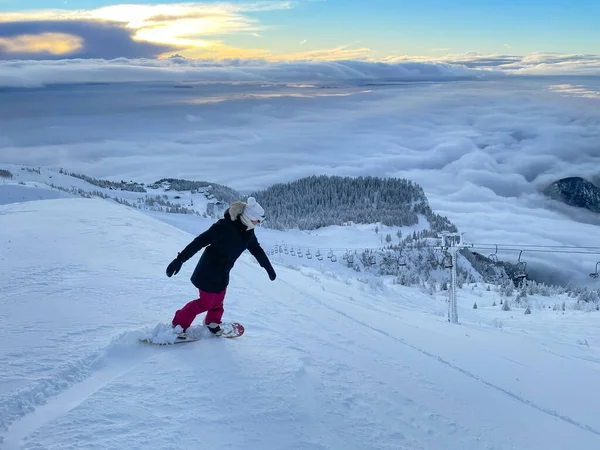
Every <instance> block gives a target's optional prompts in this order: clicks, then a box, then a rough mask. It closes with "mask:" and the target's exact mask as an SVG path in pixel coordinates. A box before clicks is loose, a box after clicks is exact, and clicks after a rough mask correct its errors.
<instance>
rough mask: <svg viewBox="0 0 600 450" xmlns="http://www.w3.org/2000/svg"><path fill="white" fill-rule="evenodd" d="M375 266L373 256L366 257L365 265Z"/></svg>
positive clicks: (375, 261)
mask: <svg viewBox="0 0 600 450" xmlns="http://www.w3.org/2000/svg"><path fill="white" fill-rule="evenodd" d="M376 264H377V259H376V258H375V255H373V254H370V255H369V256H367V265H369V266H374V265H376Z"/></svg>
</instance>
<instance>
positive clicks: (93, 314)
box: [0, 186, 600, 450]
mask: <svg viewBox="0 0 600 450" xmlns="http://www.w3.org/2000/svg"><path fill="white" fill-rule="evenodd" d="M0 187H1V186H0ZM38 190H39V189H38ZM4 192H6V191H4ZM32 192H33V191H32ZM0 195H3V191H1V190H0ZM37 195H39V194H38V193H36V194H35V195H32V196H30V197H29V198H27V196H23V195H21V197H19V198H13V199H12V200H11V201H4V202H0V203H7V204H4V205H2V206H0V243H1V247H0V248H2V251H1V253H0V274H1V277H0V317H1V320H2V327H0V336H1V337H2V340H1V342H2V343H1V344H0V436H1V441H0V449H2V450H16V449H19V450H20V449H29V450H33V449H81V448H86V449H122V448H142V449H154V448H156V449H177V450H180V449H199V448H206V449H215V450H217V449H219V450H220V449H233V448H236V449H238V448H239V449H261V450H271V449H273V450H275V449H298V450H300V449H302V450H304V449H311V450H317V449H321V450H334V449H336V450H337V449H344V450H346V449H361V450H362V449H378V450H379V449H382V450H385V449H394V450H399V449H407V450H408V449H410V450H415V449H427V450H432V449H440V450H469V449H473V450H475V449H477V450H479V449H496V450H504V449H527V450H536V449H539V450H555V449H597V448H600V381H599V380H600V350H599V349H600V333H599V332H598V325H597V324H598V317H599V316H598V314H599V313H598V312H597V311H595V310H592V311H581V310H574V309H573V308H572V307H570V306H571V305H570V304H569V301H570V299H569V298H568V297H566V296H556V297H541V296H530V298H529V299H528V302H529V305H531V308H532V314H528V315H525V314H524V307H522V306H516V305H515V304H513V305H512V306H511V309H510V310H509V311H504V310H502V309H501V306H500V305H499V302H500V300H502V298H501V297H500V294H499V293H498V291H497V290H496V289H495V287H494V286H489V290H488V286H487V285H485V284H477V285H476V284H471V285H465V286H463V288H462V289H459V291H458V302H459V318H460V324H451V323H449V322H448V321H447V319H446V314H447V308H448V304H447V302H446V301H447V292H436V293H434V294H429V293H427V292H426V291H425V290H423V289H419V288H409V287H403V286H399V285H395V284H392V283H391V282H390V280H388V279H386V278H385V277H383V278H376V277H369V276H367V275H365V274H360V275H358V276H357V275H356V274H351V273H349V272H347V271H343V270H341V266H339V265H336V264H331V263H329V264H326V263H327V261H324V262H319V263H317V262H314V261H313V265H308V262H307V261H306V260H304V261H300V260H294V261H295V262H292V261H283V260H280V259H279V258H278V257H277V258H276V257H273V258H272V260H273V263H274V267H275V270H276V271H277V274H278V277H277V279H276V280H275V281H274V282H271V281H270V280H269V278H268V276H267V274H266V273H265V272H264V270H263V269H262V268H261V267H260V266H259V265H258V264H257V263H256V261H255V260H254V258H253V257H252V256H251V255H250V254H247V253H246V254H244V255H243V256H242V258H240V260H239V261H238V263H237V264H236V266H235V267H234V269H233V272H232V277H231V284H230V286H229V289H228V294H227V297H226V299H225V316H224V320H236V321H240V322H241V323H243V324H244V326H245V328H246V333H245V334H244V336H242V337H240V338H238V339H219V338H215V337H213V336H210V335H209V334H208V333H207V331H206V330H204V329H203V328H202V327H201V326H200V324H201V319H202V316H199V317H198V318H197V319H196V322H195V323H194V327H195V328H194V333H198V334H200V335H201V336H202V339H200V340H199V341H197V342H194V343H186V344H182V345H177V346H151V345H148V344H142V343H140V342H139V339H140V338H142V337H147V336H148V335H149V334H150V335H152V334H154V335H155V336H159V335H160V336H163V337H164V336H165V335H168V333H169V332H170V331H169V323H170V320H171V318H172V316H173V314H174V312H175V311H176V310H177V309H178V308H180V307H181V306H183V305H184V304H185V303H186V302H187V301H189V300H191V299H193V298H195V297H196V295H197V291H196V290H195V288H194V287H193V286H192V285H191V283H190V282H189V276H190V275H191V272H192V270H193V267H194V265H195V262H196V261H197V257H195V258H193V259H192V260H190V261H189V262H188V263H186V265H184V267H183V269H182V271H181V272H180V273H179V274H178V275H176V276H174V277H173V278H167V277H166V275H165V268H166V266H167V264H168V263H169V262H170V261H171V259H172V258H173V257H174V256H175V255H176V253H177V251H180V250H181V249H182V248H183V247H184V246H185V245H186V244H187V243H188V242H189V241H190V240H191V239H193V237H194V236H195V235H196V234H198V233H200V232H202V231H204V230H205V229H206V228H207V226H208V225H209V224H210V223H211V221H210V220H209V219H206V218H202V217H197V216H184V215H168V214H161V213H157V212H153V211H140V210H136V209H132V208H129V207H127V206H124V205H121V204H116V203H115V202H113V201H111V200H104V199H98V198H93V199H84V198H56V197H51V196H50V197H44V198H47V199H39V198H38V197H37ZM344 231H345V230H337V231H333V230H329V231H327V232H328V233H332V235H331V236H329V237H328V239H330V240H334V239H336V237H335V236H339V237H338V238H337V239H340V241H339V242H343V240H344V239H346V238H347V236H346V235H344ZM273 233H274V232H272V231H270V230H264V229H260V228H259V229H258V230H257V236H258V239H259V241H260V242H261V243H263V245H264V246H265V248H269V247H270V246H272V245H275V244H276V242H277V241H278V240H281V239H282V235H281V234H273ZM279 233H283V232H279ZM333 234H335V236H333ZM373 235H374V233H372V231H370V230H369V231H368V232H365V233H363V234H357V235H355V236H354V240H353V242H354V244H355V245H357V246H358V245H364V246H367V245H373V242H370V241H369V242H360V241H359V242H357V240H358V239H360V237H361V236H362V237H364V238H365V239H371V237H368V236H373ZM301 238H302V234H301V233H295V234H294V238H293V239H297V240H299V241H298V242H299V244H301V243H302V241H300V239H301ZM306 238H307V239H312V238H313V236H312V235H306ZM330 245H333V244H330ZM342 246H343V245H342ZM563 302H564V303H565V307H564V308H562V307H558V308H557V307H554V306H556V305H562V304H563ZM474 303H477V305H478V307H477V309H474V308H473V306H474Z"/></svg>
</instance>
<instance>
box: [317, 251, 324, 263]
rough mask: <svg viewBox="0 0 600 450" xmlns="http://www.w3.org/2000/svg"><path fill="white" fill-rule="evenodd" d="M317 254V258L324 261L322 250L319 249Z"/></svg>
mask: <svg viewBox="0 0 600 450" xmlns="http://www.w3.org/2000/svg"><path fill="white" fill-rule="evenodd" d="M315 256H316V257H317V259H318V260H319V261H323V255H322V254H321V250H317V253H315Z"/></svg>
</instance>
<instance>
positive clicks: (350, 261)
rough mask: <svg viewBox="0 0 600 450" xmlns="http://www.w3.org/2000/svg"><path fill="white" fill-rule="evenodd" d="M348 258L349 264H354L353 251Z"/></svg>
mask: <svg viewBox="0 0 600 450" xmlns="http://www.w3.org/2000/svg"><path fill="white" fill-rule="evenodd" d="M346 260H347V261H348V264H353V263H354V255H353V254H352V253H350V254H348V257H347V258H346Z"/></svg>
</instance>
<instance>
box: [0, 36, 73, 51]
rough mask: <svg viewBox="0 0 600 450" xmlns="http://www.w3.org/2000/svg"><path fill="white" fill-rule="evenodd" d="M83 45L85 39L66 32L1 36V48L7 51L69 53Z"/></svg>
mask: <svg viewBox="0 0 600 450" xmlns="http://www.w3.org/2000/svg"><path fill="white" fill-rule="evenodd" d="M82 47H83V39H81V38H80V37H79V36H73V35H70V34H66V33H41V34H21V35H18V36H11V37H0V48H1V49H2V50H4V51H5V52H6V53H49V54H51V55H68V54H69V53H73V52H75V51H77V50H79V49H81V48H82Z"/></svg>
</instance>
